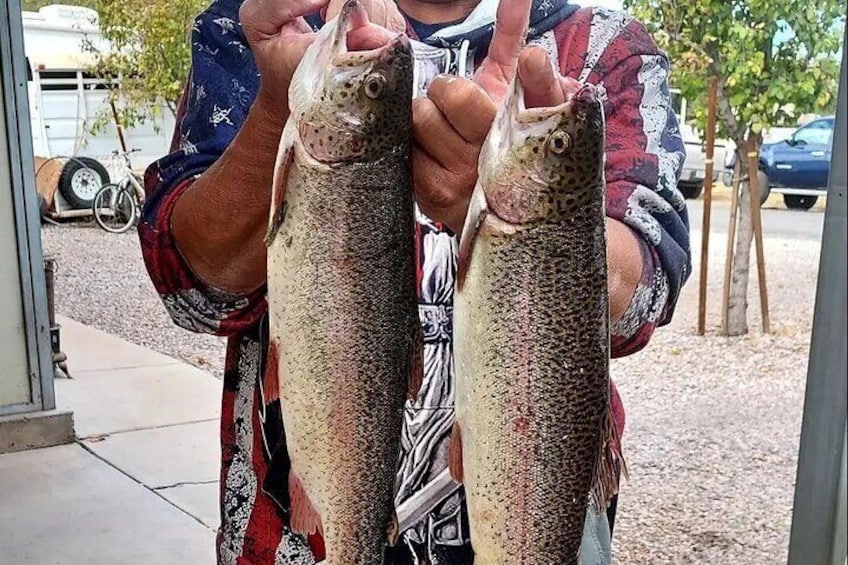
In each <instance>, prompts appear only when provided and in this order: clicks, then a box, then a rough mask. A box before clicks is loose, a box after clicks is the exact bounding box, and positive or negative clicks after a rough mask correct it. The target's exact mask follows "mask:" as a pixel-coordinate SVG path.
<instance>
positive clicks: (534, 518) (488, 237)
mask: <svg viewBox="0 0 848 565" xmlns="http://www.w3.org/2000/svg"><path fill="white" fill-rule="evenodd" d="M604 129H605V126H604V114H603V106H602V104H601V102H600V100H599V98H598V94H597V92H596V90H595V89H594V88H593V87H592V86H590V85H585V86H582V87H581V88H580V89H579V90H577V91H576V92H575V93H572V95H571V96H570V97H569V98H568V99H567V101H566V103H564V104H562V105H561V106H558V107H553V108H544V109H527V108H526V107H525V105H524V97H523V89H522V86H521V83H520V81H519V79H518V78H517V77H516V78H515V80H514V81H513V83H512V85H511V87H510V90H509V92H508V93H507V96H506V98H505V100H504V102H503V103H502V104H501V106H500V108H499V111H498V114H497V117H496V119H495V122H494V123H493V126H492V129H491V130H490V133H489V136H488V138H487V140H486V141H485V143H484V146H483V150H482V153H481V155H480V161H479V176H478V179H479V180H478V184H477V187H476V188H475V190H474V195H473V197H472V202H471V205H470V207H469V213H468V216H467V218H466V223H465V227H464V229H463V232H462V235H461V240H460V251H459V273H458V289H457V294H456V305H455V311H454V313H455V331H456V334H455V340H456V341H455V352H456V353H455V355H456V380H457V383H456V420H455V425H454V430H453V434H452V438H451V446H450V450H449V462H450V469H451V473H452V475H453V476H454V478H455V479H456V480H461V481H463V483H464V486H465V490H466V495H467V501H468V511H469V521H470V535H471V542H472V545H473V547H474V552H475V563H478V564H483V565H518V564H527V565H541V564H556V565H576V564H577V563H578V553H579V548H580V542H581V536H582V532H583V523H584V520H585V516H586V512H587V508H589V507H590V506H589V504H590V502H591V500H592V498H594V499H595V500H596V501H597V503H598V507H599V508H605V505H606V501H607V499H608V496H609V495H610V494H611V493H612V492H613V491H614V490H615V489H616V488H617V485H616V484H615V481H616V479H615V474H614V467H613V465H614V457H613V455H612V453H611V452H610V449H609V448H610V445H611V442H614V441H615V439H616V438H615V437H614V434H615V432H614V427H613V422H612V416H611V408H610V405H609V341H610V338H609V308H608V295H607V292H608V290H607V258H606V257H607V254H606V232H605V210H604V192H605V180H604V163H605V154H604V137H605V135H604ZM592 495H594V496H592Z"/></svg>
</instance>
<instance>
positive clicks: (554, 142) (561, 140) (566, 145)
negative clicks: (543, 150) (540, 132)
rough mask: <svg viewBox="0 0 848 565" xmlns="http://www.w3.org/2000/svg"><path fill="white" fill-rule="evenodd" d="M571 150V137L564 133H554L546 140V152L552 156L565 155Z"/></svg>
mask: <svg viewBox="0 0 848 565" xmlns="http://www.w3.org/2000/svg"><path fill="white" fill-rule="evenodd" d="M569 149H571V136H570V135H568V133H566V132H564V131H557V132H554V134H553V135H551V137H550V138H549V139H548V151H550V152H551V153H553V154H554V155H565V154H566V153H568V150H569Z"/></svg>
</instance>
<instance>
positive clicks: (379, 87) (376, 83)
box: [363, 74, 386, 99]
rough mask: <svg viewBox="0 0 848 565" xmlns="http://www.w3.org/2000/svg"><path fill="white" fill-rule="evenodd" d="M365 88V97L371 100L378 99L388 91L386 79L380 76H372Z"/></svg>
mask: <svg viewBox="0 0 848 565" xmlns="http://www.w3.org/2000/svg"><path fill="white" fill-rule="evenodd" d="M363 86H364V88H365V96H367V97H368V98H371V99H377V98H379V97H381V96H382V95H383V92H384V91H385V90H386V77H384V76H383V75H379V74H373V75H370V76H368V77H367V78H366V79H365V83H364V84H363Z"/></svg>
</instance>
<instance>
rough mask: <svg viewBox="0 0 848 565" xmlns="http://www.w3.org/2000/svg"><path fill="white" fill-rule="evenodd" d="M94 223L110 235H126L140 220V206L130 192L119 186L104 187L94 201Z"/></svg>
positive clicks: (108, 185) (109, 185)
mask: <svg viewBox="0 0 848 565" xmlns="http://www.w3.org/2000/svg"><path fill="white" fill-rule="evenodd" d="M91 208H92V212H93V213H94V221H96V222H97V225H98V226H100V227H101V228H102V229H103V230H105V231H107V232H109V233H124V232H126V231H127V230H129V229H130V228H132V227H133V226H134V225H135V223H136V220H137V218H138V206H137V205H136V203H135V199H134V198H133V197H132V194H130V192H129V191H128V190H126V189H124V188H122V187H120V186H118V185H115V184H107V185H105V186H103V188H101V189H100V190H99V191H97V194H96V195H95V196H94V199H93V201H92V206H91Z"/></svg>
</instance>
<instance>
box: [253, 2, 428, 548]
mask: <svg viewBox="0 0 848 565" xmlns="http://www.w3.org/2000/svg"><path fill="white" fill-rule="evenodd" d="M366 25H373V24H370V23H369V22H368V18H367V14H366V13H365V11H364V9H363V7H362V6H361V5H360V3H359V2H357V1H355V0H351V1H348V2H347V3H346V4H345V5H344V7H343V9H342V11H341V13H340V15H339V16H338V18H337V19H335V20H333V21H331V22H328V23H327V24H326V25H325V26H324V27H323V28H322V30H321V31H320V32H319V34H318V36H317V38H316V40H315V42H314V43H313V44H312V45H311V47H310V48H309V50H308V51H307V53H306V55H305V56H304V58H303V60H302V62H301V64H300V65H299V67H298V69H297V71H296V72H295V75H294V77H293V79H292V84H291V88H290V93H289V105H290V110H291V114H290V118H289V120H288V122H287V124H286V127H285V131H284V133H283V139H282V142H281V144H280V151H279V155H278V160H277V166H276V171H275V176H274V190H273V196H272V205H271V214H270V222H269V229H268V233H267V237H266V244H267V245H268V301H269V312H270V340H271V344H270V352H269V362H268V367H269V371H270V372H271V373H272V374H271V375H266V382H273V383H276V384H277V386H278V387H279V394H280V401H281V407H282V413H283V424H284V427H285V432H286V442H287V447H288V453H289V456H290V459H291V473H290V478H289V493H290V498H291V525H292V529H293V530H294V531H297V532H300V533H303V534H306V535H309V534H314V533H316V532H320V533H321V534H322V535H323V538H324V546H325V548H326V561H325V562H326V563H327V564H328V565H375V564H380V563H382V560H383V551H384V547H385V545H386V543H387V541H389V542H392V543H393V540H394V539H395V538H396V536H397V532H396V531H394V530H396V517H395V516H394V507H393V490H394V482H395V473H396V467H397V461H398V456H399V449H400V439H401V426H402V422H403V419H402V409H403V405H404V402H405V400H406V398H407V395H410V396H414V395H415V394H417V393H416V391H415V386H416V385H415V384H413V382H414V381H418V380H419V379H420V378H421V375H422V374H423V372H422V367H421V356H422V347H423V345H422V341H421V337H420V335H421V329H420V324H419V321H418V310H417V300H416V290H415V276H416V268H415V244H414V208H413V205H414V204H413V203H414V200H413V198H414V197H413V190H412V177H411V154H410V147H411V131H412V121H411V100H412V84H413V80H412V78H413V77H412V72H413V56H412V50H411V47H410V44H409V41H408V39H407V38H406V37H404V36H402V35H399V36H397V37H396V38H395V39H393V40H390V41H389V42H388V43H386V44H385V45H384V46H382V47H380V48H378V49H374V50H372V51H361V52H360V51H356V52H352V51H348V49H347V33H348V32H349V31H352V30H354V29H358V28H359V27H361V26H366ZM273 373H276V375H274V374H273ZM269 376H270V378H269ZM274 377H276V378H274ZM411 380H412V381H413V382H410V381H411Z"/></svg>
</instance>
